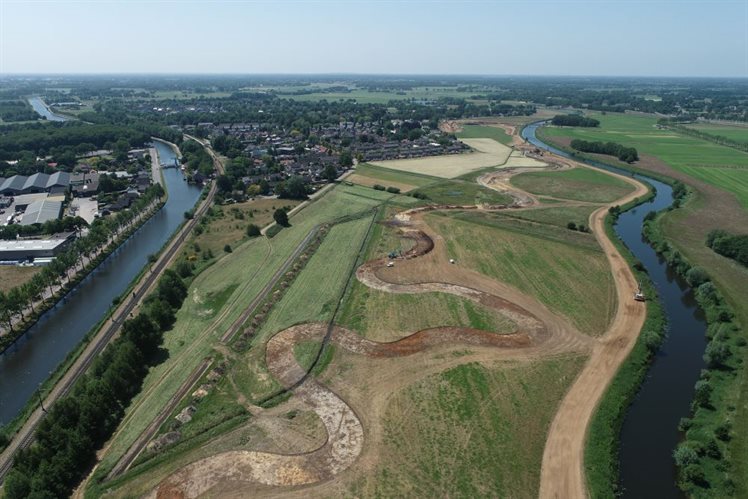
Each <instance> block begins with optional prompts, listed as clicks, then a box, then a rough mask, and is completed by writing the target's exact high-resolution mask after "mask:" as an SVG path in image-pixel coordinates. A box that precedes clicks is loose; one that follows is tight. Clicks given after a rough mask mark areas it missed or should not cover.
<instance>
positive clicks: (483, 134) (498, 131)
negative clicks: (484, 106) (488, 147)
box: [457, 125, 512, 145]
mask: <svg viewBox="0 0 748 499" xmlns="http://www.w3.org/2000/svg"><path fill="white" fill-rule="evenodd" d="M457 138H459V139H480V138H487V139H493V140H495V141H496V142H500V143H502V144H506V145H510V144H511V143H512V137H511V136H509V135H507V134H506V132H505V131H504V129H503V128H499V127H498V126H490V125H463V127H462V131H460V132H458V133H457Z"/></svg>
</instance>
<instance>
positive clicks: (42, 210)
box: [21, 199, 62, 225]
mask: <svg viewBox="0 0 748 499" xmlns="http://www.w3.org/2000/svg"><path fill="white" fill-rule="evenodd" d="M61 211H62V202H61V201H50V200H49V199H40V200H38V201H34V202H33V203H31V204H29V205H28V206H27V207H26V211H24V213H23V218H22V219H21V225H32V224H43V223H44V222H48V221H50V220H56V219H57V218H58V217H59V216H60V212H61Z"/></svg>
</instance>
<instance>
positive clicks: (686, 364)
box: [522, 123, 706, 499]
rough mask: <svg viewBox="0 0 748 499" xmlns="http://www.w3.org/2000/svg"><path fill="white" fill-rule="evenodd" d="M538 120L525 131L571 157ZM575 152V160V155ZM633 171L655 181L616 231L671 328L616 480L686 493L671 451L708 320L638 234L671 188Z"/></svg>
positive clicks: (624, 437) (630, 417)
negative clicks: (541, 130) (546, 137)
mask: <svg viewBox="0 0 748 499" xmlns="http://www.w3.org/2000/svg"><path fill="white" fill-rule="evenodd" d="M538 126H540V124H538V123H535V124H532V125H529V126H527V127H526V128H525V129H524V130H523V132H522V137H523V138H526V139H527V140H528V141H529V142H531V143H532V144H535V145H536V146H538V147H540V148H543V149H546V150H549V151H551V152H553V153H555V154H558V155H559V156H564V157H567V158H569V157H571V156H570V155H569V154H567V153H566V152H564V151H562V150H559V149H557V148H555V147H552V146H549V145H548V144H545V143H544V142H542V141H541V140H540V139H538V138H537V137H536V135H535V131H536V130H537V128H538ZM573 159H575V160H577V161H579V158H573ZM584 162H585V163H587V164H590V165H591V166H595V167H598V168H602V169H605V170H609V171H614V172H616V173H620V174H622V175H626V176H632V175H631V173H629V172H627V171H625V170H622V169H619V168H614V167H611V166H608V165H604V164H602V163H599V162H596V161H586V160H585V161H584ZM633 177H634V178H636V179H637V180H640V181H642V182H644V183H647V184H650V185H652V186H653V187H654V188H655V189H656V191H657V193H656V195H655V197H654V199H652V200H651V201H648V202H646V203H643V204H641V205H639V206H637V207H635V208H633V209H631V210H629V211H627V212H625V213H622V214H621V216H620V217H619V218H618V222H617V223H616V225H615V232H616V234H617V235H618V236H619V237H620V238H621V239H622V240H623V242H624V243H625V244H626V246H627V247H628V248H629V250H631V252H632V253H633V254H634V256H635V257H636V258H637V259H638V260H639V261H641V262H642V264H643V265H644V268H645V269H646V270H647V273H648V274H649V277H650V278H651V280H652V282H653V283H654V285H655V287H656V288H657V292H658V293H659V295H660V300H661V302H662V305H663V307H664V309H665V314H666V316H667V320H668V325H669V332H668V335H667V337H666V339H665V341H664V343H663V345H662V348H661V349H660V351H659V352H658V353H657V355H656V357H655V359H654V362H653V363H652V365H651V366H650V368H649V371H648V373H647V377H646V379H645V381H644V383H643V384H642V386H641V387H640V389H639V392H638V394H637V396H636V398H635V399H634V401H633V402H632V404H631V405H630V406H629V408H628V411H627V413H626V416H625V419H624V421H623V428H622V430H621V445H620V450H619V466H620V485H621V488H622V492H623V494H622V496H623V497H629V498H650V497H651V498H658V499H669V498H682V497H684V494H683V493H682V492H681V491H680V489H678V487H677V485H676V478H677V470H676V467H675V464H674V462H673V458H672V454H673V450H674V449H675V447H676V445H677V444H678V442H679V441H680V439H681V435H680V433H679V432H678V422H679V421H680V419H681V418H682V417H684V416H688V415H689V413H690V405H691V399H692V398H693V392H694V384H695V383H696V381H697V380H698V379H699V374H700V371H701V369H702V368H703V367H704V361H703V360H702V355H703V354H704V349H705V348H706V321H705V319H704V316H703V313H702V311H701V309H700V308H699V307H698V305H697V304H696V301H695V299H694V296H693V291H692V290H691V289H690V288H689V286H688V284H687V283H686V282H685V281H684V280H683V279H681V278H680V277H679V276H677V275H676V274H675V273H674V272H673V271H672V270H671V269H670V268H669V267H668V266H667V263H666V262H665V261H664V260H663V259H662V258H660V257H659V256H658V255H657V253H655V251H654V249H652V247H651V246H650V245H649V244H648V243H647V242H646V241H645V240H644V237H643V236H642V225H643V222H644V217H645V216H646V215H647V213H649V212H651V211H659V210H662V209H665V208H667V207H668V206H670V204H671V203H672V202H673V196H672V189H671V188H670V186H669V185H667V184H664V183H662V182H659V181H657V180H655V179H653V178H650V177H646V176H643V175H633Z"/></svg>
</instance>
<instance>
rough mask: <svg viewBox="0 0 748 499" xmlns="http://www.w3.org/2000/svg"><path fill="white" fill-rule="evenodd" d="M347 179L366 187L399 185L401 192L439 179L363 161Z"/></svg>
mask: <svg viewBox="0 0 748 499" xmlns="http://www.w3.org/2000/svg"><path fill="white" fill-rule="evenodd" d="M346 180H348V181H350V182H353V183H354V184H359V185H363V186H365V187H373V186H374V185H376V184H379V185H382V186H384V187H397V188H398V189H400V191H401V192H408V191H412V190H413V189H415V188H417V187H421V186H424V185H428V184H430V183H433V182H437V181H438V180H439V179H438V178H436V177H429V176H426V175H417V174H411V173H406V172H402V171H397V170H391V169H388V168H381V167H378V166H373V165H370V164H368V163H362V164H360V165H358V166H356V169H355V170H354V173H353V174H352V175H349V176H348V177H346Z"/></svg>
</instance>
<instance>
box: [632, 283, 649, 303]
mask: <svg viewBox="0 0 748 499" xmlns="http://www.w3.org/2000/svg"><path fill="white" fill-rule="evenodd" d="M634 300H636V301H646V300H647V298H646V297H645V296H644V293H643V292H642V283H641V281H639V289H637V290H636V293H634Z"/></svg>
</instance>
